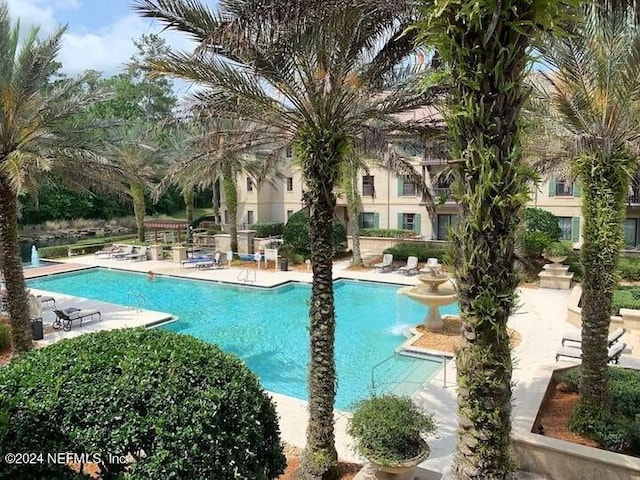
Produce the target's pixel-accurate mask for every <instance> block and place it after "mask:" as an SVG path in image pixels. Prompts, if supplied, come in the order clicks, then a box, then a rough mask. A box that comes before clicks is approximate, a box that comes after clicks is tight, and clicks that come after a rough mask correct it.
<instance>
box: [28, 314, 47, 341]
mask: <svg viewBox="0 0 640 480" xmlns="http://www.w3.org/2000/svg"><path fill="white" fill-rule="evenodd" d="M31 333H32V334H33V339H34V340H42V339H43V338H44V330H43V329H42V319H41V318H32V319H31Z"/></svg>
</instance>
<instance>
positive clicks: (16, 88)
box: [0, 1, 118, 352]
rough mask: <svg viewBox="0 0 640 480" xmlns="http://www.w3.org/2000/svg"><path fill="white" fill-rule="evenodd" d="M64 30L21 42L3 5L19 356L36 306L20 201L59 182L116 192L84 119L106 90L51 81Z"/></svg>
mask: <svg viewBox="0 0 640 480" xmlns="http://www.w3.org/2000/svg"><path fill="white" fill-rule="evenodd" d="M63 33H64V29H60V30H58V31H56V32H55V33H53V34H52V35H51V36H49V37H47V38H44V39H38V30H37V29H33V30H31V31H30V32H29V33H28V34H27V35H26V36H24V37H21V36H20V31H19V28H18V26H17V25H15V26H14V25H12V24H11V21H10V19H9V14H8V8H7V4H6V2H4V1H2V2H0V98H1V99H2V101H1V102H0V205H2V208H1V209H0V264H1V265H2V270H3V273H4V277H5V282H6V288H7V291H8V310H9V315H10V317H11V332H12V343H13V348H14V351H16V352H24V351H26V350H29V349H30V348H31V345H32V334H31V328H30V324H29V314H28V312H29V308H28V305H27V296H26V291H25V283H24V276H23V273H22V262H21V260H20V250H19V245H18V217H17V215H18V212H17V208H18V196H19V195H20V194H22V193H24V192H29V193H31V194H35V193H36V192H37V190H38V187H39V185H40V184H41V183H43V182H46V181H47V179H50V178H57V179H59V180H61V181H64V182H65V183H66V184H67V185H69V186H71V187H72V188H74V189H75V190H78V189H83V190H84V189H85V188H86V187H87V186H91V187H92V188H100V187H103V188H106V189H107V190H108V189H110V188H114V189H115V183H114V182H113V179H114V176H113V174H114V172H115V173H117V171H118V170H117V169H115V168H114V167H113V166H112V165H110V164H109V163H108V162H106V161H104V160H103V159H101V158H100V157H97V156H96V155H95V154H94V153H93V151H92V150H91V149H90V148H88V144H87V141H86V138H87V135H86V134H87V132H88V131H89V129H90V127H91V125H90V123H89V122H84V121H83V122H79V121H78V117H79V115H80V114H81V113H82V112H85V111H86V110H87V108H88V107H89V106H90V105H91V104H92V103H93V102H95V101H96V100H99V99H101V98H103V97H104V94H103V93H101V92H93V93H91V94H86V93H84V92H83V89H82V88H81V87H82V84H83V83H84V81H85V77H80V78H77V79H74V80H69V79H64V80H61V81H58V82H56V83H55V84H53V85H52V84H51V83H50V82H49V79H50V77H51V75H52V74H53V73H54V72H55V70H56V69H57V68H58V64H57V62H56V56H57V54H58V51H59V49H60V40H61V38H62V34H63Z"/></svg>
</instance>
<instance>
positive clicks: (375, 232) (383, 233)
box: [360, 228, 416, 238]
mask: <svg viewBox="0 0 640 480" xmlns="http://www.w3.org/2000/svg"><path fill="white" fill-rule="evenodd" d="M360 236H361V237H385V238H413V237H415V236H416V232H414V231H413V230H401V229H391V228H361V229H360Z"/></svg>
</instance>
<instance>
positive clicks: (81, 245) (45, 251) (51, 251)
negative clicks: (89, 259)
mask: <svg viewBox="0 0 640 480" xmlns="http://www.w3.org/2000/svg"><path fill="white" fill-rule="evenodd" d="M136 238H137V236H136V235H118V236H113V237H102V238H92V239H91V240H82V241H79V242H76V243H72V244H71V245H53V246H50V247H41V248H39V249H38V254H39V255H40V258H60V257H66V256H68V255H69V250H71V254H72V255H81V254H82V252H83V251H84V253H85V254H87V253H94V252H97V251H98V250H102V248H103V247H104V246H105V245H111V244H112V243H117V242H126V241H129V240H134V239H136Z"/></svg>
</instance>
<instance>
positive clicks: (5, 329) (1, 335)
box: [0, 321, 11, 352]
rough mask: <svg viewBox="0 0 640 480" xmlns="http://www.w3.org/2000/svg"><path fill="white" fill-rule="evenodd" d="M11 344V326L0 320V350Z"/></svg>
mask: <svg viewBox="0 0 640 480" xmlns="http://www.w3.org/2000/svg"><path fill="white" fill-rule="evenodd" d="M10 346H11V327H10V326H9V325H8V324H6V323H5V322H3V321H0V352H2V351H4V350H6V349H7V348H9V347H10Z"/></svg>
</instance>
